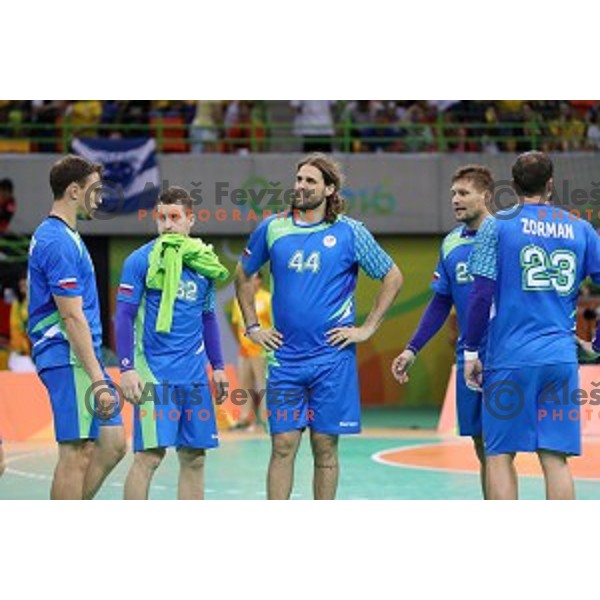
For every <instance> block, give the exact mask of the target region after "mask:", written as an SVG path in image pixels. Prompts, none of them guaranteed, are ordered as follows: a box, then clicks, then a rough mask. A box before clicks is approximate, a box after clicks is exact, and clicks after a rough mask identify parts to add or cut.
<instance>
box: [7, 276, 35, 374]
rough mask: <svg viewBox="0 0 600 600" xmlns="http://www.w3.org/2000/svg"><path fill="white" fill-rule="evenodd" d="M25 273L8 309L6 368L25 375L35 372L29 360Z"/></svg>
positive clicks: (29, 345)
mask: <svg viewBox="0 0 600 600" xmlns="http://www.w3.org/2000/svg"><path fill="white" fill-rule="evenodd" d="M27 321H28V311H27V273H25V272H24V273H21V275H20V277H19V281H18V283H17V289H16V298H15V299H14V300H13V302H12V304H11V309H10V356H9V358H8V368H9V369H10V370H11V371H16V372H18V373H25V372H30V371H35V365H34V364H33V361H32V360H31V343H30V342H29V337H28V336H27Z"/></svg>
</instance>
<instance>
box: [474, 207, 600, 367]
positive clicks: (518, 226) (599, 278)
mask: <svg viewBox="0 0 600 600" xmlns="http://www.w3.org/2000/svg"><path fill="white" fill-rule="evenodd" d="M469 270H470V271H471V273H472V274H473V275H480V276H483V277H487V278H489V279H494V280H495V281H496V289H495V293H494V302H493V304H492V309H491V313H490V324H489V328H488V344H487V361H486V365H485V366H486V367H487V368H490V369H501V368H509V369H515V368H520V367H525V366H543V365H551V364H556V363H576V362H577V351H576V346H575V339H574V330H575V310H576V302H577V294H578V291H579V286H580V284H581V281H582V280H583V279H585V278H586V277H587V276H591V277H592V279H593V281H594V282H595V283H600V241H599V238H598V235H597V234H596V232H595V231H594V229H593V228H592V226H591V225H590V224H589V223H588V222H587V221H583V220H572V219H571V218H570V217H569V215H568V213H567V212H565V211H563V210H561V209H558V208H553V207H550V206H544V205H537V204H536V205H532V204H525V205H524V206H523V209H522V211H521V213H520V215H519V216H518V217H516V218H513V219H505V220H502V219H495V218H493V217H489V218H488V219H486V220H485V221H484V223H483V224H482V226H481V227H480V229H479V232H478V234H477V238H476V241H475V248H474V250H473V253H472V255H471V260H470V263H469Z"/></svg>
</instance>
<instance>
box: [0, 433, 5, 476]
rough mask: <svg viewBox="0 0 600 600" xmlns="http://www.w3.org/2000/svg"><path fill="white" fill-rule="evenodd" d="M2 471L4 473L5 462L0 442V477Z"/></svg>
mask: <svg viewBox="0 0 600 600" xmlns="http://www.w3.org/2000/svg"><path fill="white" fill-rule="evenodd" d="M4 471H6V462H5V460H4V447H3V446H2V442H1V441H0V477H2V475H3V474H4Z"/></svg>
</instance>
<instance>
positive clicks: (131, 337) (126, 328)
mask: <svg viewBox="0 0 600 600" xmlns="http://www.w3.org/2000/svg"><path fill="white" fill-rule="evenodd" d="M137 310H138V307H137V305H135V304H129V303H127V302H117V313H116V315H115V337H116V345H117V356H118V357H119V367H120V369H121V373H123V372H125V371H130V370H131V369H134V368H135V317H136V315H137Z"/></svg>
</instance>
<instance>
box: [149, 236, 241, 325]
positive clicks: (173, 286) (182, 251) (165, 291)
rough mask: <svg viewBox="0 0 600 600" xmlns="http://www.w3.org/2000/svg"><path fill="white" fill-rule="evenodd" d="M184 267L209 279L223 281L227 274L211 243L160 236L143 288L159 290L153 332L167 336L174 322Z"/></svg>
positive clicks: (188, 238)
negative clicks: (145, 286) (174, 308)
mask: <svg viewBox="0 0 600 600" xmlns="http://www.w3.org/2000/svg"><path fill="white" fill-rule="evenodd" d="M183 265H185V266H186V267H188V268H190V269H192V270H194V271H196V273H200V275H204V277H208V278H209V279H217V280H219V281H222V280H224V279H227V277H229V271H228V270H227V269H226V268H225V267H224V266H223V265H222V264H221V262H220V261H219V257H218V256H217V255H216V254H215V252H214V251H213V247H212V245H210V244H205V243H204V242H203V241H202V240H200V239H197V238H191V237H188V236H186V235H181V234H178V233H167V234H164V235H161V236H160V237H159V238H158V239H157V240H156V243H155V244H154V248H152V252H151V253H150V259H149V266H148V274H147V275H146V285H147V287H149V288H151V289H153V290H161V291H162V295H161V299H160V308H159V311H158V319H157V320H156V331H158V332H160V333H168V332H169V331H171V323H172V322H173V304H174V303H175V298H176V297H177V290H178V289H179V280H180V279H181V270H182V269H183Z"/></svg>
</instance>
